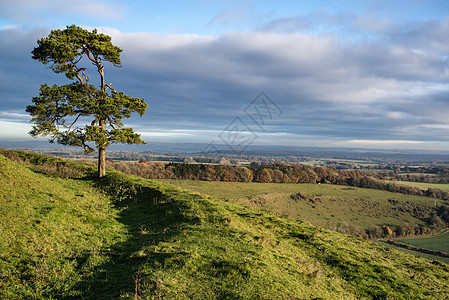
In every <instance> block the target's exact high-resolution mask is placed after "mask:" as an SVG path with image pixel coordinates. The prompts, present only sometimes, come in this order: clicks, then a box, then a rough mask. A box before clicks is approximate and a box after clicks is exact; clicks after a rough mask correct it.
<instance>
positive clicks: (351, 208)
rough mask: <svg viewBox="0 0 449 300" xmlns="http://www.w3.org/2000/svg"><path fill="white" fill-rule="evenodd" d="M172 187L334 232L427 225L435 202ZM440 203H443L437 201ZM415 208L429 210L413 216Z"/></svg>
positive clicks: (276, 189)
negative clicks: (346, 226) (342, 227)
mask: <svg viewBox="0 0 449 300" xmlns="http://www.w3.org/2000/svg"><path fill="white" fill-rule="evenodd" d="M165 182H168V183H170V184H173V185H176V186H178V187H181V188H185V189H189V190H192V191H195V192H198V193H204V194H208V195H212V196H214V197H220V198H225V199H230V200H234V201H236V202H239V203H243V204H245V205H251V206H254V207H258V208H263V209H266V210H269V211H272V212H275V213H278V214H282V215H285V216H289V217H291V218H294V219H300V220H305V221H308V222H311V223H312V224H315V225H318V226H322V227H326V228H332V227H333V226H335V224H338V223H342V222H348V223H351V224H354V225H356V226H359V227H361V228H365V229H367V228H369V227H370V226H373V225H377V226H381V225H391V226H395V225H402V224H404V223H414V224H420V225H425V224H426V222H425V221H424V219H425V218H426V217H428V216H429V214H430V212H431V210H432V207H433V206H434V201H435V200H434V199H430V198H427V197H418V196H410V195H404V194H399V193H391V192H386V191H379V190H373V189H364V188H356V187H348V186H339V185H327V184H320V185H318V184H279V183H234V182H205V181H187V180H167V181H165ZM297 193H301V195H304V196H306V197H307V198H308V200H307V199H306V200H301V201H295V200H294V199H292V197H291V195H292V194H297ZM439 203H442V202H440V201H439ZM416 207H421V208H423V210H424V211H427V214H426V213H424V215H422V216H418V215H417V214H414V213H413V209H414V208H416Z"/></svg>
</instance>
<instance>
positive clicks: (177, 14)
mask: <svg viewBox="0 0 449 300" xmlns="http://www.w3.org/2000/svg"><path fill="white" fill-rule="evenodd" d="M186 12H189V13H186ZM448 13H449V3H447V2H445V1H438V0H433V1H426V2H423V1H419V0H415V1H402V0H401V1H395V2H394V3H391V1H386V0H385V1H352V0H339V1H316V2H313V3H298V2H297V1H280V2H276V3H270V2H268V1H260V2H256V1H249V0H248V1H240V2H237V1H230V2H226V3H219V2H216V1H199V0H197V1H188V2H185V1H184V2H181V1H172V2H170V3H148V2H146V1H108V2H106V1H104V0H94V1H85V0H82V1H78V2H70V3H68V2H65V3H62V2H60V1H56V0H41V1H30V0H19V1H14V2H11V3H7V2H2V3H0V37H1V39H0V45H1V47H0V57H1V60H0V78H1V81H0V82H1V84H0V103H1V106H0V107H1V108H0V140H1V141H7V140H17V141H19V140H23V141H33V140H34V139H33V138H31V137H30V136H29V135H28V134H27V132H28V131H29V130H30V129H31V124H29V119H30V118H29V116H28V115H27V114H26V113H25V111H24V110H25V107H26V105H27V104H31V99H32V97H34V96H37V95H38V92H39V86H40V84H43V83H48V84H51V85H52V84H54V83H56V84H62V83H67V80H66V79H65V78H64V76H63V75H61V74H54V73H53V72H52V71H51V70H49V69H48V67H47V66H44V65H42V64H41V63H39V62H36V61H34V60H32V59H31V51H32V50H33V48H34V47H36V46H37V43H36V41H37V40H38V39H40V38H43V37H46V36H47V35H48V33H49V32H50V30H52V29H57V28H65V26H67V25H71V24H76V25H78V26H81V27H83V28H86V29H89V30H91V29H93V28H97V29H98V31H99V32H102V33H105V34H108V35H110V36H111V37H112V42H113V43H114V44H115V45H117V46H119V47H121V48H122V49H123V53H122V63H123V65H122V67H121V68H114V67H113V66H112V65H106V66H105V74H106V78H107V79H106V80H107V81H108V82H112V85H113V87H114V88H116V89H117V90H118V91H123V92H124V93H125V94H128V95H130V96H133V97H141V98H144V99H145V100H146V102H147V103H148V104H149V108H148V109H147V113H146V114H145V116H144V117H143V118H140V117H139V116H137V115H133V117H131V118H130V119H127V120H125V126H128V127H133V128H134V129H135V131H136V132H138V133H140V134H142V138H143V139H144V140H145V141H147V142H149V143H152V142H165V143H204V144H207V145H209V144H210V145H220V144H224V145H227V146H228V147H229V148H230V149H231V150H234V151H236V152H238V151H240V150H242V149H245V148H246V147H248V146H250V145H254V146H255V145H260V146H270V145H271V146H276V145H285V146H291V147H321V148H351V149H368V150H369V149H379V150H382V151H387V150H400V151H429V153H431V152H435V151H436V152H438V151H440V152H446V151H449V118H448V117H447V113H448V112H449V85H448V83H449V44H448V43H445V42H444V37H446V36H447V35H448V34H449V17H448ZM91 76H92V78H93V81H94V79H95V75H94V74H92V73H91ZM38 140H39V141H40V140H46V139H45V138H40V139H38Z"/></svg>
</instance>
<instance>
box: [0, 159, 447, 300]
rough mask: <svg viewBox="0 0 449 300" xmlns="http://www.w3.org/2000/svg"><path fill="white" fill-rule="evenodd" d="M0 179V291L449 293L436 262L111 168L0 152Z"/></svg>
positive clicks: (142, 295)
mask: <svg viewBox="0 0 449 300" xmlns="http://www.w3.org/2000/svg"><path fill="white" fill-rule="evenodd" d="M0 174H1V176H0V188H2V190H4V191H5V192H4V193H2V196H1V198H0V201H2V205H0V209H1V210H2V213H1V214H0V227H1V228H0V229H1V230H0V236H1V238H0V255H1V259H0V274H1V276H2V277H1V279H2V280H1V281H0V298H5V299H19V298H33V299H68V298H77V299H119V298H121V299H275V298H276V299H290V298H292V299H293V298H299V299H445V297H446V295H447V294H448V293H449V267H447V266H446V265H443V264H439V263H434V262H431V261H427V260H424V259H421V258H417V257H414V256H410V255H406V254H403V253H400V252H398V251H394V250H391V249H388V248H385V247H382V246H378V245H375V244H372V243H370V242H367V241H363V240H360V239H356V238H352V237H349V236H346V235H342V234H339V233H336V232H331V231H327V230H324V229H320V228H317V227H315V226H313V225H311V224H309V223H307V222H300V221H295V220H291V219H287V218H284V217H279V216H275V215H273V214H271V213H267V212H263V211H259V210H256V209H253V208H248V207H243V206H241V205H238V204H235V203H232V202H228V201H223V200H219V199H217V198H214V197H209V196H206V195H201V194H196V193H192V192H189V191H186V190H182V189H179V188H174V187H172V186H169V185H167V184H163V183H160V182H155V181H149V180H145V179H141V178H137V177H133V176H128V175H124V174H120V173H117V172H113V171H111V172H109V174H108V175H107V176H106V177H104V178H101V179H95V178H93V177H85V178H82V180H61V179H58V178H51V177H47V176H45V175H42V174H36V173H33V172H31V171H30V170H29V169H27V168H25V167H24V166H20V165H18V164H17V163H13V162H11V161H8V160H6V159H4V158H2V157H1V156H0ZM120 186H123V187H124V188H123V191H122V192H120V193H117V192H116V191H115V188H117V187H120ZM133 187H134V189H133ZM99 190H102V191H104V194H101V193H99V192H98V191H99ZM50 194H51V195H50ZM116 195H119V196H120V197H119V199H116ZM127 195H129V197H127ZM116 200H120V201H116ZM11 254H13V255H11Z"/></svg>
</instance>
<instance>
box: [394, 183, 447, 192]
mask: <svg viewBox="0 0 449 300" xmlns="http://www.w3.org/2000/svg"><path fill="white" fill-rule="evenodd" d="M390 182H395V183H397V184H404V185H411V186H416V187H419V188H422V189H428V188H437V189H442V190H445V191H449V184H437V183H425V182H410V181H390Z"/></svg>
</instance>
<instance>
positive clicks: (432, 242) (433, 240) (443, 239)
mask: <svg viewBox="0 0 449 300" xmlns="http://www.w3.org/2000/svg"><path fill="white" fill-rule="evenodd" d="M398 241H399V242H401V243H404V244H409V245H412V246H415V247H419V248H425V249H430V250H434V251H440V252H445V253H449V231H447V232H445V233H443V234H441V235H436V236H430V237H421V238H410V239H399V240H398Z"/></svg>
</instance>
